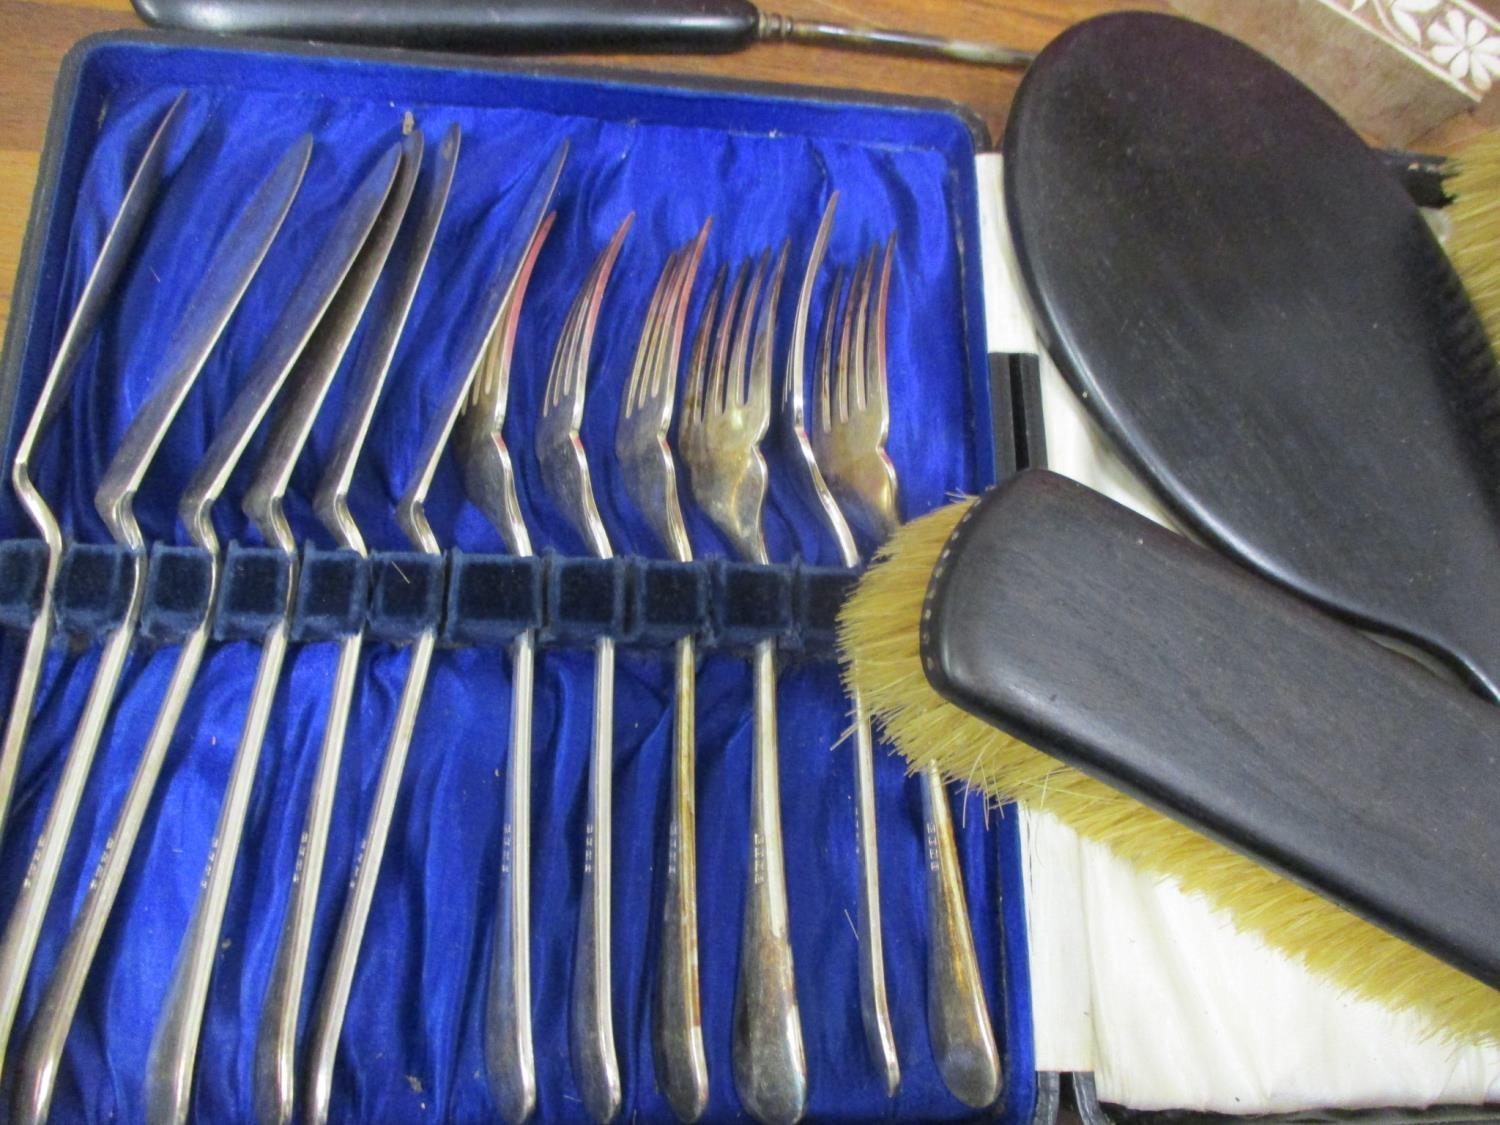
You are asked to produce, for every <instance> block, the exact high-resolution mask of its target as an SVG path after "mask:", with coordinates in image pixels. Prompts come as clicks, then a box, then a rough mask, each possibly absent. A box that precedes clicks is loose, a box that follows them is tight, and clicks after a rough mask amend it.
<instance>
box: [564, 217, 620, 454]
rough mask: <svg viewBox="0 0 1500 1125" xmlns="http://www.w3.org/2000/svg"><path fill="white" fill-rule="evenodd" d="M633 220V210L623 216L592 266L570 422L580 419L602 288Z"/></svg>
mask: <svg viewBox="0 0 1500 1125" xmlns="http://www.w3.org/2000/svg"><path fill="white" fill-rule="evenodd" d="M633 222H635V213H634V212H632V213H630V214H629V215H626V216H625V220H624V221H623V222H622V223H621V224H620V225H619V227H618V228H616V230H615V233H614V237H613V238H611V239H610V240H609V245H607V246H606V247H605V248H604V252H603V253H602V254H600V255H599V261H598V262H597V263H596V264H595V267H594V278H593V281H592V283H591V285H590V287H589V290H588V294H589V296H588V303H587V304H586V305H585V306H584V310H583V323H582V325H581V326H580V327H579V336H578V344H577V354H576V355H575V357H574V360H573V378H572V380H571V381H570V383H569V392H568V393H569V395H570V396H571V399H572V404H573V425H575V426H577V425H579V424H580V423H581V422H582V421H583V402H584V390H585V388H586V386H587V383H588V365H589V355H590V353H591V352H592V351H593V345H594V329H595V328H596V327H597V326H598V324H599V310H600V309H601V308H602V307H603V304H604V290H605V288H606V287H607V286H608V285H609V278H610V274H612V273H613V272H614V268H615V262H616V260H617V259H618V258H619V256H620V247H621V246H622V245H623V244H624V242H625V236H626V235H627V234H629V233H630V226H631V224H632V223H633Z"/></svg>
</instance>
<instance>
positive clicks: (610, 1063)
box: [572, 637, 620, 1122]
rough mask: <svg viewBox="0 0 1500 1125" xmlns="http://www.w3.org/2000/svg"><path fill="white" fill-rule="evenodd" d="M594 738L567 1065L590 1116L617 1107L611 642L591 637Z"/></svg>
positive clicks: (598, 1117) (602, 1116)
mask: <svg viewBox="0 0 1500 1125" xmlns="http://www.w3.org/2000/svg"><path fill="white" fill-rule="evenodd" d="M594 662H595V663H594V738H593V748H592V751H591V754H590V760H589V822H588V827H587V829H586V833H587V835H586V837H585V840H584V851H583V897H582V899H581V900H580V907H579V914H578V946H577V949H576V951H575V957H574V962H573V999H572V1024H573V1027H572V1031H573V1036H572V1038H573V1070H574V1078H575V1080H576V1081H577V1082H578V1088H579V1092H580V1093H581V1094H582V1095H583V1104H584V1106H585V1107H586V1108H587V1109H588V1111H589V1113H590V1114H592V1115H593V1118H594V1120H595V1121H599V1122H606V1121H610V1120H612V1119H613V1118H614V1116H615V1114H617V1113H618V1112H619V1111H620V1064H619V1060H618V1058H617V1057H616V1055H615V1023H614V1011H613V1000H612V997H611V992H612V984H611V980H610V948H609V940H610V857H611V855H612V854H613V847H612V846H611V836H612V831H611V828H612V825H611V810H610V804H611V802H612V800H613V795H614V774H613V771H614V701H615V642H614V641H613V640H611V639H610V638H608V637H601V638H600V639H599V640H598V641H597V642H595V644H594Z"/></svg>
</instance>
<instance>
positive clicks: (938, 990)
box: [922, 767, 1001, 1109]
mask: <svg viewBox="0 0 1500 1125" xmlns="http://www.w3.org/2000/svg"><path fill="white" fill-rule="evenodd" d="M922 812H923V818H924V819H925V821H926V832H927V895H928V903H927V918H928V922H927V929H928V934H927V1025H928V1028H929V1029H930V1034H931V1036H932V1049H933V1053H934V1054H935V1055H936V1057H937V1064H938V1071H939V1072H940V1073H941V1074H942V1076H943V1082H944V1084H946V1085H947V1087H948V1089H949V1090H951V1091H952V1092H953V1095H954V1096H955V1097H957V1098H958V1099H959V1101H961V1102H963V1103H964V1104H965V1105H969V1106H973V1107H974V1108H976V1109H979V1108H983V1107H985V1106H988V1105H991V1104H992V1103H993V1102H994V1101H995V1099H996V1098H998V1097H999V1096H1000V1080H1001V1076H1000V1056H999V1053H998V1051H997V1050H996V1047H995V1034H994V1032H993V1030H991V1027H990V1012H989V1005H988V1003H987V1002H986V1001H985V997H984V986H983V984H982V983H981V981H980V977H979V960H978V958H977V957H976V956H975V954H974V934H973V931H972V930H971V929H970V928H969V909H968V904H967V903H966V901H965V897H964V884H963V873H962V871H961V869H960V868H959V864H958V844H957V842H956V841H955V840H954V838H953V814H952V811H951V810H950V809H949V807H948V791H947V790H946V789H945V788H944V787H943V779H942V775H941V774H939V773H938V771H937V770H936V769H935V768H932V767H928V768H927V769H924V770H923V771H922Z"/></svg>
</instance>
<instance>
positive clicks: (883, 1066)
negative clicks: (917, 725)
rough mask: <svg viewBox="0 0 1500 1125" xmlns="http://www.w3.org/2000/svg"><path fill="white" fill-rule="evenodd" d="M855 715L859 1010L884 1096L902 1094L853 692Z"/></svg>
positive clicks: (871, 776)
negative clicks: (886, 983)
mask: <svg viewBox="0 0 1500 1125" xmlns="http://www.w3.org/2000/svg"><path fill="white" fill-rule="evenodd" d="M849 700H850V703H851V704H852V705H853V711H854V832H855V842H856V847H857V848H858V853H859V1010H860V1015H861V1016H862V1017H863V1020H864V1025H865V1042H866V1045H867V1046H868V1047H869V1051H870V1059H871V1060H872V1061H873V1062H874V1063H875V1065H876V1067H878V1068H879V1070H880V1072H881V1076H882V1077H883V1078H884V1079H885V1092H886V1095H887V1096H888V1097H895V1096H896V1091H897V1090H899V1089H900V1088H901V1060H900V1058H899V1057H898V1056H897V1054H896V1033H895V1031H894V1029H893V1028H892V1027H891V1006H890V1000H889V998H888V997H887V995H886V988H885V937H884V927H883V926H882V925H881V920H880V858H879V856H880V852H879V843H878V837H877V834H876V831H875V736H874V733H873V732H872V731H871V729H870V712H869V710H868V709H867V708H866V707H865V703H864V699H863V698H862V697H861V696H860V693H859V692H858V691H857V690H856V691H853V692H851V693H850V696H849Z"/></svg>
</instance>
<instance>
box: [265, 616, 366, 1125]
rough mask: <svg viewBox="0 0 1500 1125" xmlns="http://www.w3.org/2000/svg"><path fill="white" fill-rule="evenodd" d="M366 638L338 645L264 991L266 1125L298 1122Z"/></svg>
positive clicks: (353, 636)
mask: <svg viewBox="0 0 1500 1125" xmlns="http://www.w3.org/2000/svg"><path fill="white" fill-rule="evenodd" d="M363 640H364V635H363V634H362V633H351V634H349V636H347V637H345V638H344V639H343V640H342V641H340V642H339V662H338V667H337V668H336V669H335V671H334V678H333V694H332V697H331V700H330V702H329V704H328V718H327V721H326V724H325V725H324V727H323V745H322V747H321V749H320V750H319V753H318V769H317V772H316V773H314V774H313V782H312V792H311V794H310V795H309V796H308V801H307V819H306V821H304V822H303V826H302V838H301V839H300V840H299V841H298V843H297V865H296V867H295V868H294V869H293V873H292V890H291V897H290V899H289V901H288V902H287V906H286V914H285V916H284V917H283V918H282V923H281V938H280V940H279V941H278V943H277V946H276V959H275V960H274V961H273V962H272V963H271V979H270V982H269V983H268V984H267V986H266V998H265V1006H264V1007H263V1008H262V1009H261V1013H260V1030H259V1032H258V1034H257V1036H256V1042H255V1099H254V1100H255V1116H256V1119H257V1120H258V1121H260V1122H261V1123H262V1125H285V1123H286V1122H288V1121H290V1120H291V1119H292V1107H293V1104H294V1103H295V1101H296V1090H297V1085H296V1083H297V1075H296V1067H297V1017H298V1015H299V1014H300V1012H301V1009H302V983H303V980H304V978H305V976H306V973H307V954H308V949H309V947H310V946H311V944H312V928H313V915H314V914H315V913H316V911H317V906H318V887H319V885H320V883H321V882H322V878H323V857H324V855H325V854H326V853H327V851H328V828H329V825H330V824H331V823H332V821H333V798H334V794H335V793H336V792H337V791H338V781H339V763H340V762H341V761H342V760H343V756H344V734H345V732H346V731H347V730H348V726H349V706H350V703H351V702H352V701H353V699H354V684H355V680H356V678H357V677H358V675H359V653H360V647H361V645H362V643H363Z"/></svg>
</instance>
